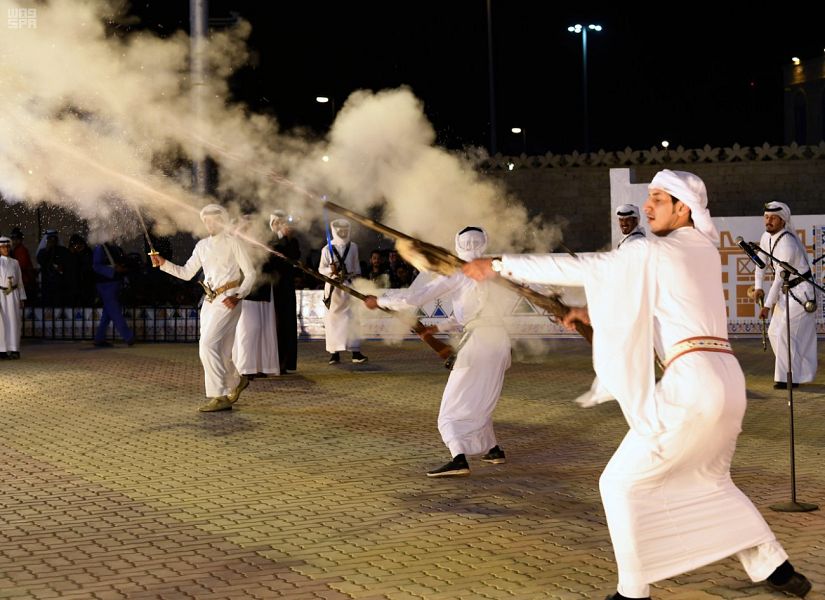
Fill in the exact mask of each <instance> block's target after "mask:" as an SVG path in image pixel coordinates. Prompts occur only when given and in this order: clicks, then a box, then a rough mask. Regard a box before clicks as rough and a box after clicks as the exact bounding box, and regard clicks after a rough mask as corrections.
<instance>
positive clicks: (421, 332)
mask: <svg viewBox="0 0 825 600" xmlns="http://www.w3.org/2000/svg"><path fill="white" fill-rule="evenodd" d="M244 239H246V236H244ZM266 248H267V250H268V251H269V253H270V254H274V255H275V256H277V257H278V258H280V259H281V260H283V261H285V262H288V263H289V264H291V265H292V266H293V267H295V268H296V269H298V270H300V271H301V272H303V273H306V274H307V275H309V276H310V277H314V278H315V279H319V280H321V281H323V282H325V283H328V284H330V285H331V286H333V287H336V288H338V289H339V290H341V291H342V292H345V293H347V294H349V295H350V296H354V297H356V298H358V299H359V300H365V299H366V298H367V295H366V294H362V293H361V292H359V291H358V290H356V289H353V288H351V287H350V286H348V285H346V284H345V283H343V282H341V281H339V280H337V279H334V278H332V277H327V276H326V275H324V274H323V273H319V272H318V271H316V270H315V269H311V268H309V267H308V266H306V265H305V264H304V263H302V262H301V261H300V260H297V259H294V258H290V257H289V256H287V255H286V254H282V253H281V252H278V251H277V250H275V249H273V248H271V247H269V246H266ZM378 308H380V309H381V310H383V311H384V312H386V313H389V314H396V313H395V311H394V310H390V309H389V308H384V307H382V306H379V307H378ZM411 329H412V332H413V333H415V334H416V335H418V337H420V338H421V341H423V342H424V343H425V344H427V345H428V346H429V347H430V348H432V349H433V350H435V353H436V354H438V356H439V357H440V358H442V359H443V360H445V361H448V364H446V365H445V366H447V367H448V368H449V361H450V360H451V359H454V357H453V354H454V352H453V347H452V346H450V345H449V344H445V343H444V342H442V341H441V340H439V339H438V338H436V337H434V336H433V334H432V332H431V331H430V330H429V329H428V328H427V327H426V326H425V325H424V324H423V323H422V322H421V321H419V320H416V321H415V324H414V325H413V326H412V327H411Z"/></svg>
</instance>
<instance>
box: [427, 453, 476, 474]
mask: <svg viewBox="0 0 825 600" xmlns="http://www.w3.org/2000/svg"><path fill="white" fill-rule="evenodd" d="M469 474H470V465H469V464H467V459H466V458H465V457H464V455H463V454H459V455H458V456H456V457H455V458H453V460H451V461H450V462H448V463H447V464H446V465H444V466H443V467H438V468H437V469H433V470H432V471H428V472H427V477H466V476H467V475H469Z"/></svg>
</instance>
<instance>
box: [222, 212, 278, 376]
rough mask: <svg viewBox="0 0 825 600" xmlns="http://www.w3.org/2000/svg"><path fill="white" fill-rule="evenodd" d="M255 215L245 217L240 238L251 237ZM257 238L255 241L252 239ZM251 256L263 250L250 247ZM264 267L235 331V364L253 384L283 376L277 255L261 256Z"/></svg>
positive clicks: (239, 229)
mask: <svg viewBox="0 0 825 600" xmlns="http://www.w3.org/2000/svg"><path fill="white" fill-rule="evenodd" d="M251 224H252V223H251V216H249V215H246V216H244V219H243V222H242V223H241V225H240V226H239V227H238V229H237V230H236V232H235V235H236V237H240V238H241V240H243V239H244V237H243V236H245V235H250V234H251V232H250V231H249V229H250V226H251ZM251 239H254V238H251ZM246 249H247V254H249V255H250V256H256V255H260V254H261V253H262V252H263V249H262V248H260V247H258V246H257V245H254V244H247V245H246ZM256 258H258V260H256V261H255V262H256V263H259V264H261V266H260V275H259V276H258V277H257V278H256V280H255V288H254V289H253V290H252V291H251V292H249V294H248V295H247V296H246V297H245V298H244V301H243V302H241V306H240V311H241V316H240V318H239V319H238V327H237V329H236V330H235V343H234V346H233V347H232V362H233V363H235V367H236V368H237V369H238V372H239V373H240V374H241V375H244V376H245V377H246V378H247V379H249V380H250V381H251V380H253V379H255V378H256V377H266V376H267V375H280V374H281V369H280V361H279V358H278V335H277V329H276V325H275V303H274V301H273V297H272V274H273V273H274V272H275V266H276V264H275V263H276V262H277V261H278V260H279V259H278V258H277V257H276V256H275V255H273V254H270V253H266V254H265V255H262V256H260V257H257V256H256Z"/></svg>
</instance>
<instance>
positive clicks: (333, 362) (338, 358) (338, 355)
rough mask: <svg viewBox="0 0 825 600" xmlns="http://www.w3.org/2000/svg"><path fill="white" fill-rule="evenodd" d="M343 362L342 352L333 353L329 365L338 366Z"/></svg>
mask: <svg viewBox="0 0 825 600" xmlns="http://www.w3.org/2000/svg"><path fill="white" fill-rule="evenodd" d="M339 362H341V353H340V352H333V353H332V354H330V355H329V364H331V365H337V364H338V363H339Z"/></svg>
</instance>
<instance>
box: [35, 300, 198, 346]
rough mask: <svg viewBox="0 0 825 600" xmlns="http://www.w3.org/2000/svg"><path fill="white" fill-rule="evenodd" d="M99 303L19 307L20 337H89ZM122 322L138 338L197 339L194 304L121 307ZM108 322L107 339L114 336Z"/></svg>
mask: <svg viewBox="0 0 825 600" xmlns="http://www.w3.org/2000/svg"><path fill="white" fill-rule="evenodd" d="M102 312H103V308H102V307H96V308H92V307H41V306H34V307H26V308H24V309H23V337H24V338H29V339H42V340H67V341H68V340H72V341H80V340H92V339H94V335H95V331H96V330H97V326H98V323H99V322H100V317H101V314H102ZM123 315H124V317H125V318H126V323H127V324H128V325H129V328H130V329H131V330H132V331H133V332H134V334H135V340H136V341H138V342H197V341H198V337H199V334H200V311H199V310H198V307H197V306H192V305H190V306H135V307H131V306H130V307H124V308H123ZM117 337H118V336H117V332H116V331H115V329H114V326H113V324H112V323H110V324H109V327H108V329H107V332H106V339H107V340H115V339H116V338H117Z"/></svg>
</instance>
